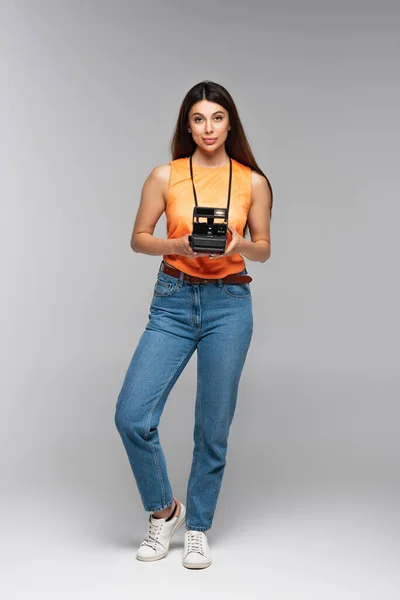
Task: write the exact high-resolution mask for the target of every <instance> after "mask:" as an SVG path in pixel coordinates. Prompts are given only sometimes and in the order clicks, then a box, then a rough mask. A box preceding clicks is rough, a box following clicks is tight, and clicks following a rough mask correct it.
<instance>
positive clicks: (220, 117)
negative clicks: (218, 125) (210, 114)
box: [193, 115, 223, 123]
mask: <svg viewBox="0 0 400 600" xmlns="http://www.w3.org/2000/svg"><path fill="white" fill-rule="evenodd" d="M215 119H219V120H221V119H223V117H222V116H221V115H217V116H216V117H215ZM193 120H194V122H195V123H198V122H199V121H201V117H195V118H194V119H193Z"/></svg>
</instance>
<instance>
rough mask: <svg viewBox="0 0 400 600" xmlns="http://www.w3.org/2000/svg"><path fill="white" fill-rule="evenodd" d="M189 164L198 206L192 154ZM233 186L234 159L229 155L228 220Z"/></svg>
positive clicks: (195, 201)
mask: <svg viewBox="0 0 400 600" xmlns="http://www.w3.org/2000/svg"><path fill="white" fill-rule="evenodd" d="M189 164H190V177H191V179H192V186H193V196H194V203H195V205H196V206H198V204H197V194H196V188H195V186H194V181H193V166H192V155H190V159H189ZM210 169H212V167H210ZM231 187H232V159H231V157H229V186H228V204H227V207H226V209H227V218H226V220H227V221H228V214H229V205H230V203H231Z"/></svg>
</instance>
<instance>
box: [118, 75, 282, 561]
mask: <svg viewBox="0 0 400 600" xmlns="http://www.w3.org/2000/svg"><path fill="white" fill-rule="evenodd" d="M171 150H172V157H173V160H172V161H170V162H169V163H168V164H165V165H160V166H157V167H155V168H154V169H153V170H152V171H151V173H150V175H149V176H148V177H147V179H146V181H145V183H144V185H143V189H142V195H141V200H140V205H139V209H138V212H137V215H136V219H135V224H134V227H133V232H132V239H131V247H132V249H133V250H134V251H135V252H141V253H144V254H150V255H162V257H163V260H162V261H161V264H160V266H159V270H158V273H157V277H156V280H155V283H154V289H153V297H152V301H151V306H150V313H149V320H148V322H147V324H146V327H145V329H144V331H143V333H142V335H141V337H140V340H139V343H138V346H137V348H136V350H135V352H134V354H133V357H132V359H131V362H130V364H129V367H128V370H127V372H126V375H125V379H124V382H123V385H122V389H121V391H120V394H119V396H118V400H117V403H116V410H115V424H116V427H117V429H118V431H119V433H120V435H121V438H122V441H123V444H124V447H125V449H126V452H127V455H128V458H129V462H130V465H131V468H132V472H133V475H134V477H135V480H136V484H137V487H138V489H139V493H140V496H141V500H142V503H143V506H144V509H145V510H146V511H150V512H151V513H152V514H150V516H149V522H148V531H147V534H146V536H145V538H144V540H143V542H142V543H141V544H140V546H139V548H138V551H137V554H136V557H137V559H139V560H144V561H153V560H159V559H160V558H163V557H164V556H166V555H167V553H168V549H169V545H170V541H171V538H172V536H173V534H174V533H175V532H176V530H177V529H178V528H179V527H180V526H181V525H182V524H183V523H185V525H186V531H185V540H184V553H183V559H182V564H183V565H184V566H185V567H188V568H204V567H208V566H209V565H210V564H211V554H210V547H209V544H208V539H207V536H206V534H205V532H206V531H207V530H209V529H210V528H211V525H212V521H213V516H214V511H215V509H216V505H217V499H218V495H219V491H220V487H221V482H222V477H223V473H224V468H225V463H226V452H227V442H228V435H229V428H230V425H231V422H232V419H233V415H234V411H235V405H236V399H237V394H238V386H239V380H240V377H241V373H242V369H243V366H244V363H245V359H246V355H247V351H248V348H249V345H250V341H251V338H252V333H253V315H252V299H251V290H250V285H249V282H250V281H251V277H250V276H249V275H248V272H247V269H246V265H245V262H244V258H247V259H248V260H251V261H258V262H265V261H266V260H268V258H269V257H270V253H271V240H270V219H271V209H272V203H273V195H272V188H271V186H270V183H269V181H268V179H267V177H266V176H265V175H264V173H263V172H262V171H261V169H260V168H259V167H258V165H257V163H256V161H255V159H254V156H253V153H252V151H251V149H250V146H249V143H248V141H247V139H246V135H245V133H244V129H243V126H242V124H241V122H240V119H239V115H238V112H237V109H236V106H235V104H234V102H233V99H232V97H231V95H230V94H229V92H228V91H227V90H226V89H225V88H224V87H222V86H221V85H218V84H216V83H213V82H211V81H203V82H201V83H199V84H197V85H195V86H194V87H193V88H192V89H191V90H189V92H188V93H187V95H186V97H185V98H184V100H183V103H182V106H181V108H180V112H179V116H178V122H177V125H176V128H175V132H174V136H173V140H172V146H171ZM196 204H197V206H199V207H201V206H207V207H216V208H227V207H228V206H229V211H228V223H227V226H228V229H227V231H226V238H227V239H226V247H225V250H224V251H222V252H223V253H221V251H220V252H214V253H212V252H210V251H209V252H199V251H197V252H195V251H194V250H193V248H192V245H191V242H190V240H189V236H190V234H191V233H192V230H193V208H194V206H195V205H196ZM163 212H165V213H166V219H167V239H161V238H156V237H155V236H153V231H154V228H155V226H156V223H157V221H158V220H159V218H160V217H161V215H162V214H163ZM200 221H201V219H200ZM217 222H218V219H217V220H216V221H215V223H217ZM247 227H248V228H249V230H250V235H251V241H249V240H247V239H245V235H246V229H247ZM195 350H197V394H196V404H195V425H194V449H193V460H192V466H191V471H190V476H189V482H188V488H187V496H186V506H185V505H184V504H183V503H182V502H181V501H180V500H179V499H178V498H176V497H175V496H174V495H173V493H172V489H171V484H170V481H169V478H168V473H167V467H166V461H165V456H164V454H163V450H162V447H161V445H160V439H159V435H158V425H159V421H160V417H161V414H162V411H163V409H164V406H165V403H166V400H167V398H168V395H169V393H170V391H171V389H172V387H173V386H174V384H175V382H176V381H177V379H178V377H179V375H180V374H181V373H182V371H183V369H184V368H185V366H186V364H187V363H188V361H189V359H190V357H191V356H192V354H193V352H194V351H195ZM178 420H179V415H177V421H178Z"/></svg>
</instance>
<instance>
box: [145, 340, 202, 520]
mask: <svg viewBox="0 0 400 600" xmlns="http://www.w3.org/2000/svg"><path fill="white" fill-rule="evenodd" d="M195 347H196V342H195V343H194V344H193V346H192V347H191V348H190V350H189V351H188V352H187V353H186V354H185V355H184V357H183V358H182V360H181V361H180V363H179V364H178V365H177V367H176V369H175V371H174V372H173V373H172V375H171V377H170V378H169V379H168V381H167V383H166V385H165V387H164V389H163V390H162V392H161V394H159V396H158V398H156V399H155V401H154V402H153V406H152V408H151V410H150V412H149V417H148V420H147V427H146V432H145V435H144V439H145V440H146V441H149V440H148V437H149V433H150V427H151V418H152V416H153V413H154V411H155V409H156V407H157V404H158V403H159V401H160V399H161V398H162V397H163V395H164V394H165V392H166V390H168V387H169V384H170V383H171V381H172V380H173V378H174V377H175V375H176V373H177V372H178V370H179V369H180V367H181V366H182V364H183V363H184V361H185V360H186V359H187V357H188V355H189V353H190V352H192V351H193V349H194V348H195ZM149 444H150V447H151V450H152V453H153V458H154V462H155V465H156V469H157V473H158V476H159V480H160V483H161V493H162V499H163V503H165V486H164V482H163V479H162V475H161V468H160V464H159V461H158V457H157V456H156V452H155V448H154V446H153V444H152V443H151V442H150V441H149ZM160 510H162V509H160Z"/></svg>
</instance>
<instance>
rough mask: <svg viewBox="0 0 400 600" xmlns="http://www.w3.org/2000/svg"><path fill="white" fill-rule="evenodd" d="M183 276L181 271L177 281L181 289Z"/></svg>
mask: <svg viewBox="0 0 400 600" xmlns="http://www.w3.org/2000/svg"><path fill="white" fill-rule="evenodd" d="M183 275H184V273H183V271H181V272H180V273H179V281H178V285H179V287H182V285H183Z"/></svg>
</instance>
